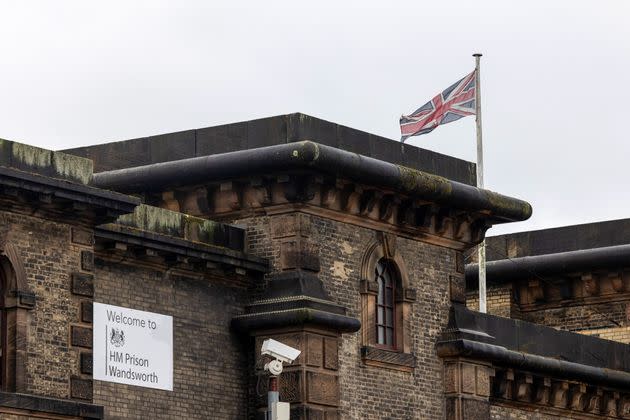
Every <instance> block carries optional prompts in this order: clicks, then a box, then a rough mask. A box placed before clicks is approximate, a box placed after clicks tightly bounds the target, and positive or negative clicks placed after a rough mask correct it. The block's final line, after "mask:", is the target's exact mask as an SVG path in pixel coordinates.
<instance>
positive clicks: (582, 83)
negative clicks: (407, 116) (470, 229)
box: [0, 0, 630, 234]
mask: <svg viewBox="0 0 630 420" xmlns="http://www.w3.org/2000/svg"><path fill="white" fill-rule="evenodd" d="M306 4H307V2H300V1H282V2H281V1H252V2H246V1H240V2H239V1H226V2H219V1H199V2H196V1H171V2H162V1H146V2H141V1H129V0H127V1H121V2H115V1H107V2H100V3H98V5H97V3H96V2H86V1H77V2H71V1H55V2H52V1H48V2H44V1H41V2H34V1H1V2H0V5H1V6H0V95H1V100H0V137H2V138H7V139H11V140H16V141H21V142H25V143H29V144H33V145H37V146H40V147H45V148H50V149H63V148H69V147H75V146H80V145H89V144H97V143H104V142H108V141H115V140H123V139H128V138H134V137H141V136H146V135H151V134H158V133H164V132H172V131H180V130H185V129H190V128H200V127H206V126H212V125H217V124H223V123H227V122H235V121H242V120H248V119H252V118H259V117H265V116H271V115H276V114H284V113H291V112H303V113H306V114H310V115H313V116H316V117H320V118H324V119H327V120H330V121H334V122H337V123H340V124H344V125H348V126H351V127H354V128H358V129H361V130H364V131H368V132H372V133H375V134H380V135H383V136H386V137H389V138H393V139H398V138H399V136H400V131H399V127H398V118H399V116H400V115H401V114H403V113H410V112H411V111H413V110H414V109H416V108H417V107H419V106H420V105H422V104H424V103H425V102H427V101H428V100H429V99H431V98H432V97H433V96H434V95H435V94H437V93H438V92H439V91H441V90H442V89H444V88H446V87H447V86H449V85H450V84H451V83H453V82H455V81H456V80H458V79H459V78H461V77H462V76H464V75H465V74H466V73H468V72H470V71H471V70H472V69H473V67H474V60H473V58H472V57H471V54H472V53H474V52H482V53H483V54H484V56H483V59H482V72H481V74H482V82H481V83H482V107H483V109H482V110H483V127H484V149H485V155H484V156H485V169H486V171H485V174H486V175H485V183H486V188H489V189H491V190H494V191H498V192H501V193H504V194H508V195H512V196H515V197H519V198H523V199H526V200H527V201H529V202H530V203H532V205H533V207H534V215H533V217H532V218H531V219H530V220H529V221H527V222H523V223H517V224H511V225H506V226H502V227H499V228H493V229H492V230H491V231H490V234H498V233H504V232H509V231H521V230H531V229H540V228H547V227H553V226H559V225H568V224H576V223H586V222H592V221H599V220H607V219H616V218H627V217H630V189H629V188H628V186H627V180H628V179H630V176H629V172H630V165H628V161H629V157H630V141H628V140H629V136H628V132H629V128H628V121H629V120H630V107H629V106H628V101H629V100H630V23H629V22H630V2H629V1H626V0H618V1H610V0H592V1H588V2H586V1H575V0H573V1H558V0H553V1H552V0H546V1H535V0H534V1H532V0H528V1H526V2H518V4H517V3H516V2H512V1H505V0H501V1H481V0H475V1H470V0H468V1H453V0H451V1H446V2H439V1H437V2H435V1H433V2H429V1H418V0H416V1H408V2H395V1H389V2H388V1H380V2H371V1H340V0H337V1H334V2H333V1H321V0H318V1H316V2H308V4H310V5H311V6H307V5H306ZM408 142H409V143H411V144H414V145H417V146H420V147H423V148H427V149H430V150H434V151H437V152H440V153H445V154H450V155H453V156H456V157H459V158H463V159H467V160H473V161H474V160H475V158H476V155H475V125H474V118H472V117H469V118H465V119H462V120H460V121H457V122H455V123H452V124H449V125H446V126H442V127H439V128H438V129H436V130H435V131H433V132H432V133H430V134H428V135H424V136H419V137H413V138H411V139H410V140H408Z"/></svg>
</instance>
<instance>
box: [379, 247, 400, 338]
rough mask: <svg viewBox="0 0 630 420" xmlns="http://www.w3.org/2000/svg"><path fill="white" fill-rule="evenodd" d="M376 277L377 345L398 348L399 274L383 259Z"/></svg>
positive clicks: (380, 261)
mask: <svg viewBox="0 0 630 420" xmlns="http://www.w3.org/2000/svg"><path fill="white" fill-rule="evenodd" d="M374 277H375V278H376V283H377V284H378V293H377V298H376V344H379V345H382V346H384V347H387V348H392V349H394V348H396V340H395V338H396V308H395V306H396V303H395V300H394V297H395V296H396V283H397V278H396V277H397V273H396V272H395V270H394V267H393V264H392V263H391V262H390V261H388V260H386V259H384V258H381V259H380V260H379V261H378V263H377V264H376V268H375V273H374Z"/></svg>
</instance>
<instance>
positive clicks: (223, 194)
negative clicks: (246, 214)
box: [212, 182, 241, 213]
mask: <svg viewBox="0 0 630 420" xmlns="http://www.w3.org/2000/svg"><path fill="white" fill-rule="evenodd" d="M212 195H213V198H212V203H213V205H214V209H213V210H214V212H215V213H227V212H230V211H234V210H240V208H241V203H240V197H239V193H238V191H237V190H236V185H235V184H234V183H233V182H222V183H221V184H220V185H219V187H218V188H216V189H215V190H214V192H213V194H212Z"/></svg>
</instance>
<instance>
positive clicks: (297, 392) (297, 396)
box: [255, 328, 341, 420]
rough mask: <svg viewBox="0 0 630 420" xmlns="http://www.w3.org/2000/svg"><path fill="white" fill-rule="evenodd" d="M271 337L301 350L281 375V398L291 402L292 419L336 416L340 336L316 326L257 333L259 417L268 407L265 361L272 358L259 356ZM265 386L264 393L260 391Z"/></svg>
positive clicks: (323, 419) (326, 419) (330, 418)
mask: <svg viewBox="0 0 630 420" xmlns="http://www.w3.org/2000/svg"><path fill="white" fill-rule="evenodd" d="M266 338H273V339H274V340H278V341H280V342H282V343H284V344H287V345H289V346H291V347H294V348H297V349H299V350H300V351H302V354H300V356H299V357H298V358H297V360H295V361H294V362H293V364H291V365H286V364H285V367H284V371H283V373H282V375H280V381H279V384H280V401H283V402H289V403H291V419H322V420H333V419H335V420H336V419H338V418H339V413H338V407H339V372H338V369H339V356H338V349H339V344H340V338H341V336H340V335H339V334H335V333H330V332H328V331H325V330H321V329H317V328H296V329H293V330H285V331H282V332H280V331H278V332H273V331H268V332H264V333H257V334H256V340H255V343H256V345H255V351H256V375H258V377H259V380H260V384H261V385H262V384H263V383H264V384H265V385H264V386H261V387H260V391H261V393H262V395H261V396H260V397H259V399H258V401H257V404H256V405H257V408H258V410H259V411H258V413H257V414H258V418H263V417H264V415H263V413H264V411H265V410H266V409H267V394H266V392H267V378H268V376H267V374H266V372H264V370H263V366H264V364H265V363H266V362H267V361H269V360H271V359H270V358H268V357H267V356H261V355H260V347H261V346H262V342H263V340H265V339H266ZM263 389H264V392H262V390H263Z"/></svg>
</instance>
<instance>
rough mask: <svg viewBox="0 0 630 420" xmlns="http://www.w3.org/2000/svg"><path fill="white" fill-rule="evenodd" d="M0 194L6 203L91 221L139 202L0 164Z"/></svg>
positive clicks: (106, 218) (104, 218)
mask: <svg viewBox="0 0 630 420" xmlns="http://www.w3.org/2000/svg"><path fill="white" fill-rule="evenodd" d="M0 196H7V197H8V199H7V201H6V205H7V206H13V207H16V208H17V207H20V206H31V207H36V208H41V209H42V210H43V211H49V212H52V213H55V214H58V215H59V217H60V218H64V217H71V218H72V219H73V220H75V221H76V220H83V221H84V222H85V223H92V224H101V223H106V222H110V221H113V220H115V219H116V218H117V217H118V216H120V215H123V214H126V213H130V212H133V210H134V208H135V207H136V206H137V205H138V204H140V200H139V199H138V198H136V197H131V196H128V195H125V194H121V193H118V192H114V191H108V190H103V189H99V188H95V187H93V186H89V185H84V184H79V183H75V182H70V181H67V180H63V179H58V178H51V177H48V176H43V175H38V174H35V173H30V172H25V171H21V170H17V169H13V168H7V167H0ZM16 198H19V199H18V200H16ZM68 209H72V215H71V216H70V215H69V214H70V213H68V211H67V210H68Z"/></svg>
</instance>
